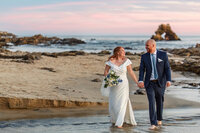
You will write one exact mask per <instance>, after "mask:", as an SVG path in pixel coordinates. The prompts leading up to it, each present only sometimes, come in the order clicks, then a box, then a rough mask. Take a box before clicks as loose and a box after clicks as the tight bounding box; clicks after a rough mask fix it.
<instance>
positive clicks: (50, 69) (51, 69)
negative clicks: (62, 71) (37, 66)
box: [41, 67, 56, 72]
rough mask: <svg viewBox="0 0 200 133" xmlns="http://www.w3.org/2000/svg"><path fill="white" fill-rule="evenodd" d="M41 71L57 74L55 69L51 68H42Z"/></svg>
mask: <svg viewBox="0 0 200 133" xmlns="http://www.w3.org/2000/svg"><path fill="white" fill-rule="evenodd" d="M41 69H42V70H48V71H50V72H56V71H55V70H54V69H53V68H50V67H42V68H41Z"/></svg>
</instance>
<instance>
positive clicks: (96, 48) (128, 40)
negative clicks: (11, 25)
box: [7, 36, 200, 53]
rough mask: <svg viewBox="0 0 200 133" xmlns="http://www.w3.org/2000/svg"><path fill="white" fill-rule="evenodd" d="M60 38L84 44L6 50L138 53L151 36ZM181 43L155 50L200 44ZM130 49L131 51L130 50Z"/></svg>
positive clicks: (196, 39) (187, 39) (197, 39)
mask: <svg viewBox="0 0 200 133" xmlns="http://www.w3.org/2000/svg"><path fill="white" fill-rule="evenodd" d="M49 37H50V36H49ZM58 37H60V38H71V37H74V38H77V39H81V40H83V41H85V42H86V44H79V45H75V46H69V45H58V44H57V45H54V44H53V45H50V46H46V45H44V44H40V45H38V46H34V45H21V46H12V44H11V46H10V47H8V48H7V49H9V50H11V51H18V50H19V51H28V52H62V51H74V50H75V51H79V50H82V51H85V52H88V53H92V52H93V53H97V52H100V51H102V50H108V51H112V50H113V49H114V48H115V47H116V46H123V47H125V48H126V47H127V49H126V51H129V52H132V53H138V52H142V51H145V47H144V46H145V42H146V40H148V39H149V38H150V37H151V36H58ZM180 38H181V41H158V42H157V48H158V49H160V48H188V47H192V46H195V45H196V44H197V43H200V36H180ZM130 48H131V49H130Z"/></svg>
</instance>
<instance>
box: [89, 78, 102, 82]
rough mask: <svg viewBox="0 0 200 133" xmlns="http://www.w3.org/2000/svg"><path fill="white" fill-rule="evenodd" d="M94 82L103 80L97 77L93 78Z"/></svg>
mask: <svg viewBox="0 0 200 133" xmlns="http://www.w3.org/2000/svg"><path fill="white" fill-rule="evenodd" d="M91 81H92V82H101V79H100V78H96V79H93V80H91Z"/></svg>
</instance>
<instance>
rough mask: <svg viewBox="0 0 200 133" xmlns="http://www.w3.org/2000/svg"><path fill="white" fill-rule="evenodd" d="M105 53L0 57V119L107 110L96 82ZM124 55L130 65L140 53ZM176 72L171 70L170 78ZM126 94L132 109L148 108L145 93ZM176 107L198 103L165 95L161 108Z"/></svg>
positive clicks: (102, 68) (81, 113) (101, 71)
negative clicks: (24, 60) (24, 58)
mask: <svg viewBox="0 0 200 133" xmlns="http://www.w3.org/2000/svg"><path fill="white" fill-rule="evenodd" d="M108 56H109V55H97V54H87V55H78V56H63V57H58V58H53V57H47V56H42V59H40V60H35V61H34V63H30V64H27V63H19V62H16V61H15V60H13V59H0V67H1V75H0V108H1V110H0V114H1V115H0V120H11V119H22V118H23V119H28V118H48V117H67V116H79V115H89V114H98V113H100V114H102V113H103V114H107V113H108V111H107V105H108V103H107V101H108V99H107V98H106V97H103V96H101V94H100V86H101V81H102V79H103V75H102V74H103V71H104V67H105V61H106V60H107V58H108ZM127 57H128V58H129V59H130V60H131V61H132V63H133V65H132V67H133V68H136V67H138V66H139V62H140V56H138V55H128V56H127ZM135 73H136V75H137V76H138V71H135ZM179 76H182V75H180V74H179V73H175V72H172V78H173V77H179ZM94 79H98V80H100V81H99V82H94V81H92V80H94ZM98 80H97V81H98ZM129 83H130V92H133V91H135V90H137V89H138V87H136V85H135V83H134V82H133V81H131V80H130V78H129ZM130 98H131V101H132V106H133V109H134V110H141V109H147V108H148V103H147V98H146V95H133V94H131V95H130ZM177 107H200V103H198V102H192V101H187V100H183V99H178V98H175V97H172V96H170V95H165V108H177ZM86 112H87V113H86Z"/></svg>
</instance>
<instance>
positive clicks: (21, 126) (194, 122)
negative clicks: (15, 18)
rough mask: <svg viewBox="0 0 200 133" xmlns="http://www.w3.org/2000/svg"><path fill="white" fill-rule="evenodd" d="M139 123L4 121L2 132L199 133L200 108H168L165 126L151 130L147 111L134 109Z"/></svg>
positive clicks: (96, 119)
mask: <svg viewBox="0 0 200 133" xmlns="http://www.w3.org/2000/svg"><path fill="white" fill-rule="evenodd" d="M134 114H135V118H136V121H137V122H138V125H137V126H135V127H132V126H126V127H124V128H123V129H117V128H114V127H111V124H110V122H109V117H108V116H107V115H96V116H85V117H68V118H51V119H35V120H15V121H2V122H0V133H149V132H152V133H168V132H169V133H188V132H190V133H199V130H200V127H199V125H200V108H193V109H191V108H179V109H165V110H164V120H163V126H162V127H160V128H159V129H157V130H156V131H150V130H149V129H148V127H149V116H148V111H147V110H140V111H134Z"/></svg>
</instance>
